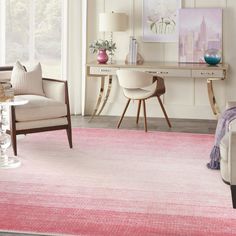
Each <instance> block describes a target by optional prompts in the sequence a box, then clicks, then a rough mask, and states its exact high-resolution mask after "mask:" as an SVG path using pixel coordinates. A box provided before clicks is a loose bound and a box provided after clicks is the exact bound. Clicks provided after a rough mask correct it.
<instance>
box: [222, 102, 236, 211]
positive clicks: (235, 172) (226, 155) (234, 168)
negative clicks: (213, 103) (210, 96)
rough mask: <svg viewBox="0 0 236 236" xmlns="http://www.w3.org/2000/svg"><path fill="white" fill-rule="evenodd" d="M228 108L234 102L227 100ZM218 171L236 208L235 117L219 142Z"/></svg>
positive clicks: (235, 104) (233, 104)
mask: <svg viewBox="0 0 236 236" xmlns="http://www.w3.org/2000/svg"><path fill="white" fill-rule="evenodd" d="M227 105H228V108H229V107H233V106H236V102H228V104H227ZM220 155H221V159H220V172H221V177H222V179H223V181H224V182H225V183H226V184H229V185H230V188H231V195H232V203H233V208H236V119H235V120H233V121H231V122H230V124H229V132H227V133H226V134H225V136H224V137H223V139H222V140H221V143H220Z"/></svg>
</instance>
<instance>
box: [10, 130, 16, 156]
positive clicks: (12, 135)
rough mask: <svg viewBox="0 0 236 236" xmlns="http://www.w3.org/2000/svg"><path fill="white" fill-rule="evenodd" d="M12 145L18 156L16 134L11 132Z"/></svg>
mask: <svg viewBox="0 0 236 236" xmlns="http://www.w3.org/2000/svg"><path fill="white" fill-rule="evenodd" d="M11 145H12V148H13V152H14V155H15V156H17V144H16V133H15V132H11Z"/></svg>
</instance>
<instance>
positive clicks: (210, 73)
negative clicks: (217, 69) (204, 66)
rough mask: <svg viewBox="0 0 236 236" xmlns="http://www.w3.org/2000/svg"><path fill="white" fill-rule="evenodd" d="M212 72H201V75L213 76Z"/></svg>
mask: <svg viewBox="0 0 236 236" xmlns="http://www.w3.org/2000/svg"><path fill="white" fill-rule="evenodd" d="M214 74H215V73H214V72H201V75H214Z"/></svg>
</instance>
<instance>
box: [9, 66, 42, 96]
mask: <svg viewBox="0 0 236 236" xmlns="http://www.w3.org/2000/svg"><path fill="white" fill-rule="evenodd" d="M11 84H12V87H13V88H14V93H15V95H21V94H35V95H41V96H44V95H45V94H44V92H43V81H42V69H41V65H40V63H38V64H37V65H36V66H35V67H34V68H33V69H32V70H31V71H28V72H27V71H26V70H25V68H24V67H23V66H22V65H21V64H20V62H16V64H15V66H14V68H13V71H12V75H11Z"/></svg>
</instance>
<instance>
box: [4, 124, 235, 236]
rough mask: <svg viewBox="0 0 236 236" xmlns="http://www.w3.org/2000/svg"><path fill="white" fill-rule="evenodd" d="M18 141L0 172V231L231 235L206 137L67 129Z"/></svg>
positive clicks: (227, 200)
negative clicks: (14, 160)
mask: <svg viewBox="0 0 236 236" xmlns="http://www.w3.org/2000/svg"><path fill="white" fill-rule="evenodd" d="M73 139H74V141H73V142H74V148H73V149H72V150H71V149H69V146H68V142H67V137H66V133H65V132H64V131H56V132H48V133H41V134H32V135H27V136H26V137H23V138H20V139H19V140H18V152H19V158H20V159H21V160H22V166H21V167H19V168H17V169H11V170H2V169H1V170H0V231H5V232H8V231H12V232H31V233H32V232H34V233H38V234H47V235H54V234H55V235H94V236H98V235H99V236H100V235H101V236H108V235H109V236H110V235H111V236H120V235H127V236H132V235H138V236H149V235H150V236H151V235H155V236H156V235H157V236H162V235H163V236H170V235H173V236H178V235H179V236H185V235H186V236H203V235H207V236H210V235H214V236H217V235H218V236H226V235H236V210H233V209H232V205H231V195H230V189H229V187H228V186H227V185H225V184H224V183H223V182H222V180H221V178H220V173H219V171H212V170H208V169H207V168H206V163H207V161H208V160H209V152H210V150H211V147H212V145H213V135H201V134H186V133H172V132H148V133H145V132H143V131H128V130H109V129H83V128H81V129H79V128H78V129H74V130H73Z"/></svg>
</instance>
